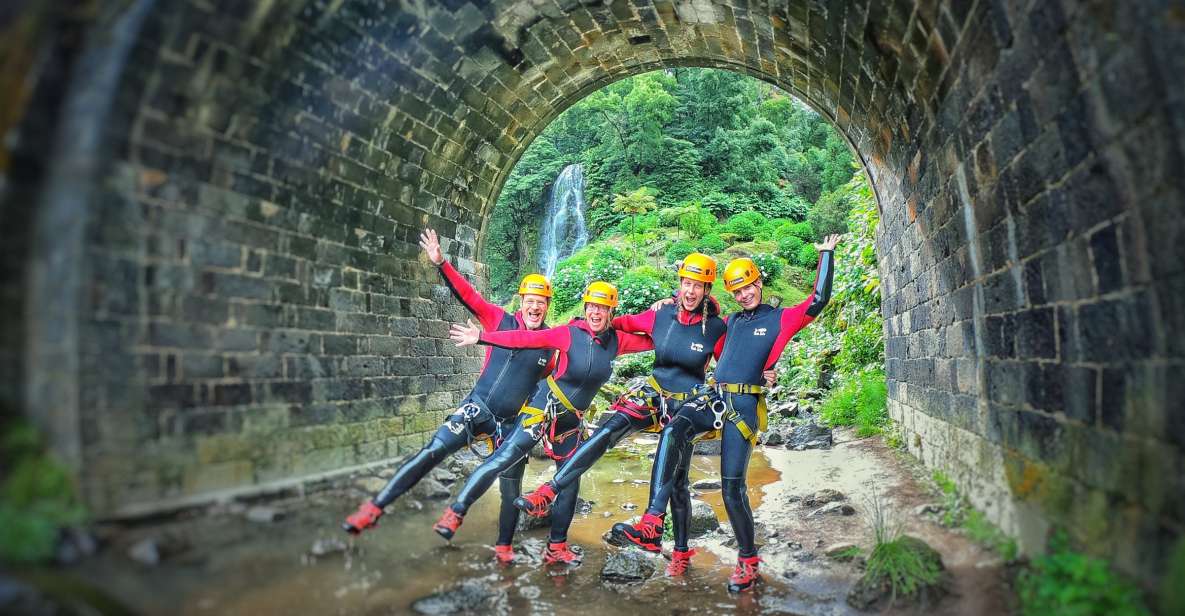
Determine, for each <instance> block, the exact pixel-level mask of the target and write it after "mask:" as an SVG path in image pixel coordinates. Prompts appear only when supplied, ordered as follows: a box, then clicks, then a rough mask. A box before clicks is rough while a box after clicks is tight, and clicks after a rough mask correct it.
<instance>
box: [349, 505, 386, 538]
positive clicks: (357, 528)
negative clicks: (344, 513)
mask: <svg viewBox="0 0 1185 616" xmlns="http://www.w3.org/2000/svg"><path fill="white" fill-rule="evenodd" d="M381 517H383V510H382V508H381V507H379V506H377V505H375V504H374V503H372V502H370V501H366V502H365V503H362V504H361V505H360V506H359V507H358V511H356V512H354V514H353V515H351V516H350V517H348V518H346V521H345V522H343V523H342V530H344V531H346V532H347V533H350V534H351V535H357V534H360V533H361V532H362V531H364V530H366V529H368V528H370V527H372V526H377V525H378V523H379V518H381Z"/></svg>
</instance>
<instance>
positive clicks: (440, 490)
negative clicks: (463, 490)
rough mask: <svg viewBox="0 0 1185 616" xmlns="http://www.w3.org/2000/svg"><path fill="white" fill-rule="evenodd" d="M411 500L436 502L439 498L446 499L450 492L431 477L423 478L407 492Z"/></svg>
mask: <svg viewBox="0 0 1185 616" xmlns="http://www.w3.org/2000/svg"><path fill="white" fill-rule="evenodd" d="M409 494H411V495H412V497H413V498H418V499H421V500H436V499H439V498H448V497H449V495H450V494H451V492H449V489H448V488H447V487H446V486H445V485H444V484H442V483H440V482H439V481H437V480H435V479H433V478H432V477H431V476H428V477H424V478H423V479H421V480H420V482H419V483H417V484H416V486H415V487H414V488H412V489H411V490H410V491H409Z"/></svg>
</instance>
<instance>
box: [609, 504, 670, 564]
mask: <svg viewBox="0 0 1185 616" xmlns="http://www.w3.org/2000/svg"><path fill="white" fill-rule="evenodd" d="M662 521H663V515H662V514H659V515H654V514H652V513H647V514H646V515H644V516H642V521H641V522H638V523H637V524H633V525H630V524H626V523H624V522H618V523H617V524H614V525H613V530H612V531H611V532H612V533H613V535H614V536H615V537H618V538H619V539H624V540H626V541H629V542H630V543H632V544H634V545H636V546H638V547H640V548H642V549H643V550H646V551H647V552H654V553H655V554H657V553H659V552H661V551H662Z"/></svg>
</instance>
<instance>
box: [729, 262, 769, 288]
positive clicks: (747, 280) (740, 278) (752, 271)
mask: <svg viewBox="0 0 1185 616" xmlns="http://www.w3.org/2000/svg"><path fill="white" fill-rule="evenodd" d="M760 279H761V270H760V269H757V264H756V263H754V262H753V259H750V258H748V257H741V258H740V259H733V260H732V261H729V262H728V265H726V266H725V267H724V289H725V290H726V291H728V292H729V293H732V292H733V291H736V290H737V289H739V288H741V287H743V286H746V285H750V284H753V283H754V282H756V281H758V280H760Z"/></svg>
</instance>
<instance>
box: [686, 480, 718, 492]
mask: <svg viewBox="0 0 1185 616" xmlns="http://www.w3.org/2000/svg"><path fill="white" fill-rule="evenodd" d="M691 487H692V488H694V489H696V490H719V489H720V479H718V478H715V477H713V478H711V479H700V480H699V481H697V482H695V483H693V484H691Z"/></svg>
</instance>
